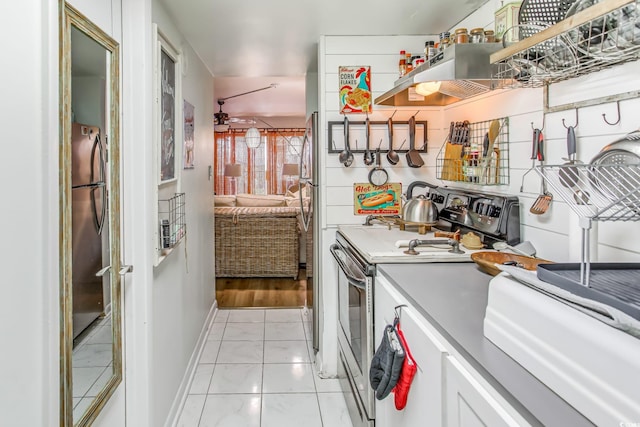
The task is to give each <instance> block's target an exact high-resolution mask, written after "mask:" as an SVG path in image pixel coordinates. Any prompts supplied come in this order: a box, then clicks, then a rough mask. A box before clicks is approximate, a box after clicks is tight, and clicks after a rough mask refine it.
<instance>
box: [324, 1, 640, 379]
mask: <svg viewBox="0 0 640 427" xmlns="http://www.w3.org/2000/svg"><path fill="white" fill-rule="evenodd" d="M500 6H501V3H500V1H497V0H495V1H490V2H488V3H487V4H485V5H484V6H482V7H481V8H480V9H478V10H477V11H476V12H475V13H474V14H473V15H471V16H470V17H468V18H466V19H465V20H463V21H462V22H460V23H459V24H458V25H456V26H454V28H456V27H461V26H462V27H466V28H474V27H484V28H487V29H489V28H493V19H494V11H495V10H497V9H498V8H499V7H500ZM427 30H428V29H427ZM427 37H428V36H349V37H348V36H324V37H321V39H320V43H319V54H318V63H319V76H318V78H319V84H320V86H319V104H320V108H319V111H320V138H319V139H320V140H319V143H320V144H321V145H322V151H321V152H322V154H321V155H320V158H319V159H318V166H319V168H320V178H321V188H320V194H319V196H320V202H321V206H322V209H321V211H320V216H321V218H320V223H321V225H322V239H321V240H322V241H321V242H320V245H319V248H320V251H321V255H320V256H321V258H322V259H321V265H322V273H321V274H322V277H321V280H322V283H323V284H324V285H323V296H322V301H323V304H322V310H323V319H324V322H323V329H324V332H323V336H322V338H323V345H322V349H321V352H320V355H319V357H320V358H321V359H320V360H321V367H322V369H323V370H324V371H325V372H327V373H329V374H330V373H332V372H335V356H336V353H335V352H336V343H335V332H334V331H335V328H336V327H337V325H336V320H335V317H336V313H335V307H336V302H337V301H336V296H335V289H334V287H335V281H334V280H333V278H334V277H335V275H336V274H337V273H336V270H335V266H334V263H333V260H332V259H331V255H330V253H329V246H330V245H331V243H332V242H333V241H334V240H335V231H336V228H337V226H338V225H340V224H359V223H362V221H363V217H360V216H355V215H354V214H353V183H354V182H366V180H367V174H368V170H369V168H368V167H366V166H364V164H363V162H362V159H361V156H356V158H355V161H354V164H353V165H352V166H351V167H350V168H345V167H343V166H342V165H341V164H340V163H339V161H338V154H328V152H327V150H328V144H329V143H330V141H328V138H327V130H328V129H327V123H328V122H329V121H339V120H342V119H343V116H341V115H340V114H339V101H338V66H340V65H370V66H371V73H372V75H371V86H372V90H373V97H374V99H375V98H376V97H377V96H379V95H381V94H382V93H384V92H386V91H387V90H389V89H390V88H392V87H393V83H394V81H395V80H396V79H397V76H398V74H397V73H398V71H397V60H398V53H399V51H400V50H402V49H405V50H407V51H409V52H418V51H419V50H420V49H422V48H423V47H424V41H425V40H426V39H427ZM639 75H640V63H631V64H626V65H624V66H619V67H615V68H613V69H609V70H605V71H603V72H600V73H596V74H592V75H588V76H584V77H581V78H578V79H572V80H569V81H566V82H562V83H559V84H556V85H553V86H552V88H551V103H552V105H555V104H560V103H562V104H564V103H567V102H575V101H579V100H583V99H588V98H596V97H600V96H605V95H611V94H615V93H624V92H626V91H631V90H638V89H639V88H640V78H638V76H639ZM396 109H397V110H398V112H397V113H396V115H395V116H394V120H396V119H397V120H407V119H408V118H409V117H410V116H411V115H413V114H414V113H415V112H416V110H415V108H412V107H398V108H396V107H385V106H377V105H374V107H373V114H372V115H371V116H370V118H371V119H372V120H386V119H387V118H388V117H389V116H390V115H391V114H392V113H393V111H394V110H396ZM620 109H621V117H622V120H621V121H620V123H619V124H617V125H616V126H609V125H607V124H606V123H605V122H604V121H603V120H602V114H603V113H606V114H607V117H608V118H610V121H614V120H615V116H616V109H615V104H606V105H600V106H594V107H588V108H581V109H580V110H579V111H578V116H579V124H578V127H577V128H576V134H577V136H578V159H579V160H582V161H584V162H588V161H589V160H590V159H591V157H592V156H593V155H594V154H595V153H596V152H598V151H599V150H600V148H601V147H602V146H604V145H606V144H607V143H609V142H611V141H614V140H615V139H617V138H619V137H620V136H622V135H624V134H625V133H627V132H629V131H631V130H634V129H636V128H637V127H638V124H639V123H638V122H639V120H637V119H636V117H635V112H636V111H638V110H640V100H638V99H633V100H628V101H622V102H621V103H620ZM417 117H418V119H420V120H427V121H428V122H429V129H428V137H429V141H428V145H427V147H428V152H427V154H423V159H424V160H425V167H422V168H420V169H412V168H409V167H407V166H406V162H405V161H404V158H402V161H401V162H400V163H399V164H398V165H396V166H390V165H389V164H388V163H387V162H386V161H385V160H384V159H383V165H384V167H385V168H386V169H387V171H389V175H390V181H391V182H402V183H403V186H404V187H405V188H406V185H408V184H409V183H411V182H412V181H415V180H427V181H430V182H433V183H437V184H439V185H448V184H453V183H450V182H443V181H439V180H437V179H436V173H435V172H436V171H435V163H436V155H437V154H438V151H439V150H440V148H441V146H442V144H443V139H444V137H445V135H446V131H447V130H448V124H449V122H450V121H453V120H455V121H459V120H464V119H467V120H470V121H472V122H476V121H484V120H491V119H493V118H497V117H509V131H510V135H509V159H510V160H509V166H510V184H509V185H503V186H491V187H484V188H482V189H483V190H484V191H491V192H496V193H503V194H509V195H517V196H518V197H519V198H520V203H521V234H522V238H523V240H529V241H531V242H532V243H533V244H534V246H535V247H536V248H537V249H538V256H540V257H544V258H547V259H551V260H554V261H557V262H578V261H579V260H580V250H579V248H580V243H581V241H580V228H579V226H578V219H577V216H576V215H575V214H574V213H573V211H572V210H571V209H570V208H569V206H568V205H567V204H566V203H564V202H562V201H561V200H559V197H556V199H555V200H554V201H553V203H552V205H551V207H550V209H549V210H548V212H547V213H546V214H545V215H540V216H538V215H533V214H530V213H529V207H530V206H531V204H532V203H533V201H534V200H535V198H536V197H537V195H538V192H539V190H540V181H539V179H538V178H537V174H535V172H532V173H530V174H529V175H528V176H527V179H526V181H525V185H524V191H523V193H520V192H519V189H520V182H521V178H522V175H523V174H524V172H525V171H526V170H527V169H529V167H530V166H531V160H530V153H531V151H530V150H531V139H532V128H531V123H532V122H533V123H534V124H535V126H537V127H540V126H542V119H543V96H542V89H516V90H496V91H492V92H490V93H487V94H484V95H482V96H479V97H476V98H472V99H470V100H466V101H462V102H459V103H456V104H452V105H450V106H447V107H428V108H423V109H421V111H420V113H419V114H418V116H417ZM563 118H564V119H565V120H566V123H567V124H573V123H574V120H575V112H574V110H570V111H563V112H558V113H553V114H548V115H547V116H546V119H545V128H544V134H545V137H546V141H547V143H546V154H547V163H548V164H559V163H562V162H563V161H562V159H561V158H562V157H566V129H565V128H564V127H563V126H562V119H563ZM350 119H352V120H364V117H358V116H353V117H350ZM464 185H465V184H462V183H455V186H464ZM467 185H468V184H467ZM476 187H477V186H476ZM592 235H593V237H592V243H593V242H596V243H594V244H593V245H592V261H603V262H604V261H608V262H615V261H625V262H626V261H631V262H638V261H640V224H639V223H638V222H625V223H594V225H593V232H592Z"/></svg>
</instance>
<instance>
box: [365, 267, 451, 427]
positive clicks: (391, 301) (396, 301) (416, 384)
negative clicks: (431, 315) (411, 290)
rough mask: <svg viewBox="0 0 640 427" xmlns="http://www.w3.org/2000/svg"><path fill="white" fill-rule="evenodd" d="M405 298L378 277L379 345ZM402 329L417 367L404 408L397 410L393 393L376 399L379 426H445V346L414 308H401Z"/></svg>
mask: <svg viewBox="0 0 640 427" xmlns="http://www.w3.org/2000/svg"><path fill="white" fill-rule="evenodd" d="M401 304H407V303H406V300H405V299H404V298H403V297H402V296H401V295H400V294H399V293H398V292H397V291H396V290H395V289H393V287H392V285H391V284H390V283H389V282H388V281H387V280H386V278H384V277H382V278H381V277H380V276H378V277H376V289H375V305H374V307H375V342H376V346H377V345H379V343H380V340H381V339H382V332H383V330H384V327H385V326H386V325H388V324H391V323H392V322H393V319H394V316H395V312H394V307H396V306H398V305H401ZM399 313H400V328H401V329H402V332H403V333H404V336H405V339H406V341H407V345H408V346H409V349H410V351H411V354H412V355H413V358H414V359H415V361H416V365H417V366H418V369H417V371H416V374H415V376H414V377H413V382H412V384H411V389H410V391H409V395H408V397H407V404H406V406H405V408H404V409H403V410H401V411H398V410H397V409H396V407H395V403H394V395H393V393H392V394H390V395H389V396H387V397H386V398H385V399H383V400H376V427H386V426H389V427H391V426H393V427H413V426H416V427H417V426H420V427H423V426H442V425H443V424H442V404H443V401H442V381H443V369H442V364H443V361H444V359H445V357H446V355H447V353H446V350H445V346H444V345H443V343H442V342H441V341H440V340H439V339H438V338H436V336H435V335H434V334H433V333H432V332H431V331H430V330H429V329H428V327H427V324H426V320H424V319H423V318H422V317H421V316H420V315H418V314H417V313H416V312H415V310H414V309H413V308H411V307H402V308H401V309H400V310H399Z"/></svg>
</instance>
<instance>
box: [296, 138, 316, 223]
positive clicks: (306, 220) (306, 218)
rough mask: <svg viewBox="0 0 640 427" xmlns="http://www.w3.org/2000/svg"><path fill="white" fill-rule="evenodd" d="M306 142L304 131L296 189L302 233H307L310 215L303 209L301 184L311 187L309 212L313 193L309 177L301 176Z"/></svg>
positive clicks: (307, 139) (307, 140)
mask: <svg viewBox="0 0 640 427" xmlns="http://www.w3.org/2000/svg"><path fill="white" fill-rule="evenodd" d="M307 142H309V136H308V134H307V130H306V129H305V131H304V137H303V139H302V148H301V149H300V177H299V179H298V183H299V184H298V187H299V191H298V198H299V199H300V214H301V216H302V227H303V228H304V231H305V232H306V231H309V225H310V224H311V214H310V213H309V212H308V211H307V210H306V209H305V206H304V201H303V198H302V185H301V184H302V183H303V182H304V183H305V184H308V185H311V196H310V197H309V209H310V210H311V209H312V208H313V191H314V187H315V186H314V185H313V184H312V183H311V182H310V181H309V180H310V178H311V177H307V176H302V173H303V171H304V168H303V167H302V166H303V164H304V150H305V147H306V146H307Z"/></svg>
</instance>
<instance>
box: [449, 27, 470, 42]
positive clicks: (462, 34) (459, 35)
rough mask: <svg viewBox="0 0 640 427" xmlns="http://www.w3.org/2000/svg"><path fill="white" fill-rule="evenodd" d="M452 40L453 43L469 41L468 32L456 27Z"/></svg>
mask: <svg viewBox="0 0 640 427" xmlns="http://www.w3.org/2000/svg"><path fill="white" fill-rule="evenodd" d="M453 40H454V43H469V33H467V29H466V28H457V29H456V33H455V37H454V38H453Z"/></svg>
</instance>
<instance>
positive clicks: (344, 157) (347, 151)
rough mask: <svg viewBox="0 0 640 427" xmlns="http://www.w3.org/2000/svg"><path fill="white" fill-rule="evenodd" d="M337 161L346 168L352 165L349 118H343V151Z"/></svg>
mask: <svg viewBox="0 0 640 427" xmlns="http://www.w3.org/2000/svg"><path fill="white" fill-rule="evenodd" d="M338 159H339V160H340V163H342V164H343V165H344V166H345V167H347V168H348V167H349V166H351V164H352V163H353V153H352V152H351V148H350V147H349V118H348V117H347V116H344V150H342V152H341V153H340V156H339V158H338Z"/></svg>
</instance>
